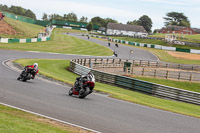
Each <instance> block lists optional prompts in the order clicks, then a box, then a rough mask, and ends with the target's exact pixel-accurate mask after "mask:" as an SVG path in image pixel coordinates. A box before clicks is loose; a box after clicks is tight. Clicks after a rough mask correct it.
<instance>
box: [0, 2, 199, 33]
mask: <svg viewBox="0 0 200 133" xmlns="http://www.w3.org/2000/svg"><path fill="white" fill-rule="evenodd" d="M0 4H4V5H7V6H9V7H10V6H11V5H15V6H21V7H23V8H26V9H30V10H32V11H33V12H34V13H35V14H36V17H37V19H41V18H42V15H43V13H47V14H53V13H56V14H59V15H61V16H63V14H68V13H70V12H74V13H75V14H76V15H77V17H78V18H79V19H80V17H81V16H85V17H88V19H89V20H90V19H91V18H93V17H95V16H100V17H102V18H108V17H109V18H112V19H115V20H117V21H118V22H120V23H123V24H126V22H127V21H133V20H135V19H139V18H140V17H141V16H142V15H148V16H149V17H150V18H151V19H152V22H153V27H152V29H160V28H161V27H163V26H164V20H163V17H165V16H166V13H167V12H172V11H175V12H181V13H184V14H185V15H186V16H187V17H188V19H189V20H190V23H191V26H192V27H195V28H200V23H199V21H200V17H199V13H200V0H0Z"/></svg>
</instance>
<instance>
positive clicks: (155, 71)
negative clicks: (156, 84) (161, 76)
mask: <svg viewBox="0 0 200 133" xmlns="http://www.w3.org/2000/svg"><path fill="white" fill-rule="evenodd" d="M155 77H156V69H155V70H154V78H155Z"/></svg>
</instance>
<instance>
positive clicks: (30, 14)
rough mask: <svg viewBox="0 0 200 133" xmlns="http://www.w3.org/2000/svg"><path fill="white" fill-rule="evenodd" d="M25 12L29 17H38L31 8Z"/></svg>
mask: <svg viewBox="0 0 200 133" xmlns="http://www.w3.org/2000/svg"><path fill="white" fill-rule="evenodd" d="M25 14H26V16H27V17H30V18H33V19H36V16H35V14H34V13H33V12H32V11H31V10H29V9H28V10H27V11H26V13H25Z"/></svg>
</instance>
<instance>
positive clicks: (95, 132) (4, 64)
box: [0, 59, 101, 133]
mask: <svg viewBox="0 0 200 133" xmlns="http://www.w3.org/2000/svg"><path fill="white" fill-rule="evenodd" d="M10 60H13V59H7V60H4V61H3V62H2V65H3V66H5V67H7V68H9V69H12V70H14V71H16V72H19V71H17V70H16V69H13V68H12V67H9V66H8V65H6V62H7V61H10ZM0 104H1V105H5V106H8V107H11V108H15V109H18V110H21V111H24V112H28V113H31V114H35V115H38V116H41V117H45V118H48V119H51V120H55V121H58V122H61V123H64V124H68V125H71V126H74V127H79V128H82V129H85V130H88V131H92V132H94V133H101V132H99V131H96V130H93V129H90V128H86V127H83V126H79V125H76V124H73V123H70V122H66V121H62V120H59V119H56V118H53V117H49V116H46V115H42V114H39V113H35V112H32V111H28V110H25V109H22V108H18V107H15V106H12V105H9V104H5V103H1V102H0Z"/></svg>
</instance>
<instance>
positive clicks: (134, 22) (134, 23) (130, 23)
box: [127, 20, 139, 25]
mask: <svg viewBox="0 0 200 133" xmlns="http://www.w3.org/2000/svg"><path fill="white" fill-rule="evenodd" d="M127 24H129V25H139V23H138V20H133V21H128V22H127Z"/></svg>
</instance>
